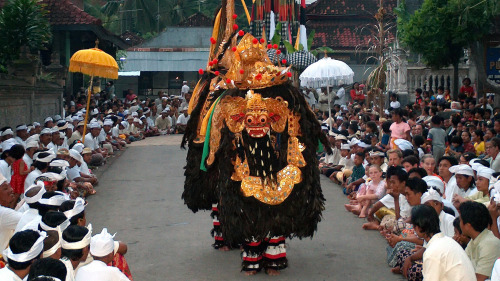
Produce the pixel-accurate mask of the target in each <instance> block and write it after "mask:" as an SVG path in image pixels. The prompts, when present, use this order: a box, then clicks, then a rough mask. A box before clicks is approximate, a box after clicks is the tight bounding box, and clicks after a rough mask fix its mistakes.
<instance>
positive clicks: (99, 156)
mask: <svg viewBox="0 0 500 281" xmlns="http://www.w3.org/2000/svg"><path fill="white" fill-rule="evenodd" d="M88 127H89V129H90V132H88V133H87V134H86V135H85V142H84V145H85V147H89V148H90V149H92V161H91V164H92V165H94V166H101V165H102V164H104V158H105V157H106V156H107V155H108V153H107V151H105V150H104V149H101V148H100V146H99V141H98V140H97V137H98V136H99V134H100V133H101V125H99V123H97V122H93V123H90V125H89V126H88Z"/></svg>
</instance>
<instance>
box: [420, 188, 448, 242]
mask: <svg viewBox="0 0 500 281" xmlns="http://www.w3.org/2000/svg"><path fill="white" fill-rule="evenodd" d="M420 200H421V203H422V204H424V205H427V206H431V207H432V208H433V209H434V210H436V213H437V214H438V216H439V228H440V229H441V232H442V233H443V234H444V235H446V236H448V237H450V238H451V237H453V235H455V229H454V227H453V221H454V220H455V217H454V216H452V215H450V214H447V213H445V212H444V211H443V209H444V204H443V198H441V194H439V192H438V191H437V190H435V189H434V188H429V190H427V192H425V193H424V194H422V197H421V198H420Z"/></svg>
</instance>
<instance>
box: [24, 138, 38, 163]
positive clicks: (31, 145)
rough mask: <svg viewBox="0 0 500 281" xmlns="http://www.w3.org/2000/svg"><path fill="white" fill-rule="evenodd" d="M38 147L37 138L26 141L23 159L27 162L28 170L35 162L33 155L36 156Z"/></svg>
mask: <svg viewBox="0 0 500 281" xmlns="http://www.w3.org/2000/svg"><path fill="white" fill-rule="evenodd" d="M37 149H38V142H37V141H36V140H30V141H28V142H27V143H26V153H24V156H23V161H24V163H26V166H27V167H28V170H29V169H30V168H31V165H32V164H33V157H34V156H35V152H36V151H37Z"/></svg>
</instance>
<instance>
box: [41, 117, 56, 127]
mask: <svg viewBox="0 0 500 281" xmlns="http://www.w3.org/2000/svg"><path fill="white" fill-rule="evenodd" d="M43 127H44V128H49V129H50V128H52V127H54V119H52V117H47V118H45V121H44V122H43Z"/></svg>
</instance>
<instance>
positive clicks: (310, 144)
mask: <svg viewBox="0 0 500 281" xmlns="http://www.w3.org/2000/svg"><path fill="white" fill-rule="evenodd" d="M235 18H236V16H235V15H234V3H233V1H231V0H228V1H225V0H224V1H223V5H222V8H221V10H220V11H219V14H218V15H217V18H216V21H215V25H214V31H213V34H212V38H211V42H212V48H211V53H210V57H209V61H208V63H207V68H206V69H204V70H200V73H202V78H201V79H200V81H199V82H198V84H197V86H196V88H195V89H194V92H193V96H192V98H191V100H190V103H189V113H190V114H191V118H190V120H189V122H188V125H187V128H186V132H185V135H184V138H183V143H182V146H183V147H184V146H185V145H186V144H187V145H188V148H189V150H188V154H187V164H186V167H185V169H186V171H185V176H186V180H185V184H184V192H183V195H182V198H183V199H184V202H185V204H186V205H187V206H188V207H189V208H190V209H191V210H192V211H193V212H196V211H198V210H210V209H212V210H213V211H214V212H216V213H217V215H218V217H217V218H216V219H215V220H214V230H213V232H214V233H215V236H216V244H217V243H218V242H221V241H222V239H223V240H224V243H227V245H231V244H243V246H244V253H243V270H245V271H258V270H260V268H261V267H264V268H266V269H275V270H279V269H283V268H285V267H286V266H287V262H286V255H285V254H284V251H285V250H284V238H292V237H298V238H304V237H312V236H313V234H314V232H315V230H316V229H317V224H318V222H319V221H320V220H321V212H322V211H323V209H324V202H325V199H324V197H323V194H322V191H321V186H320V180H319V170H318V161H317V158H316V149H317V148H318V144H319V142H320V141H321V142H322V143H323V144H324V145H325V147H329V145H328V141H327V139H326V136H325V135H324V134H323V133H322V132H321V126H320V124H319V122H318V121H317V119H316V117H315V115H314V113H313V112H312V111H311V109H310V107H309V106H308V104H307V102H306V100H305V99H304V96H303V95H302V94H301V93H300V92H299V90H298V89H297V88H295V87H293V85H292V83H291V81H290V80H289V79H290V77H291V76H292V75H291V73H290V68H289V67H284V66H281V65H280V64H278V65H274V64H273V63H272V62H271V61H270V59H269V57H268V55H267V50H268V48H274V47H276V48H277V46H272V45H266V41H265V40H264V39H260V40H259V39H258V38H255V37H253V36H252V35H251V34H247V33H245V32H243V31H238V30H237V26H235ZM218 237H219V238H218ZM217 241H218V242H217ZM263 245H268V246H272V247H275V248H273V249H274V252H272V251H271V253H267V252H266V250H265V249H266V247H264V246H263ZM252 247H254V248H252ZM278 248H279V249H281V250H282V251H283V253H281V252H280V253H278V254H277V252H276V251H278V250H277V249H278ZM259 249H260V250H259ZM259 251H260V252H259ZM264 252H265V253H264ZM278 252H279V251H278ZM266 253H267V254H266ZM262 254H263V257H264V258H262V256H261V258H262V259H261V258H259V255H262Z"/></svg>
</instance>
